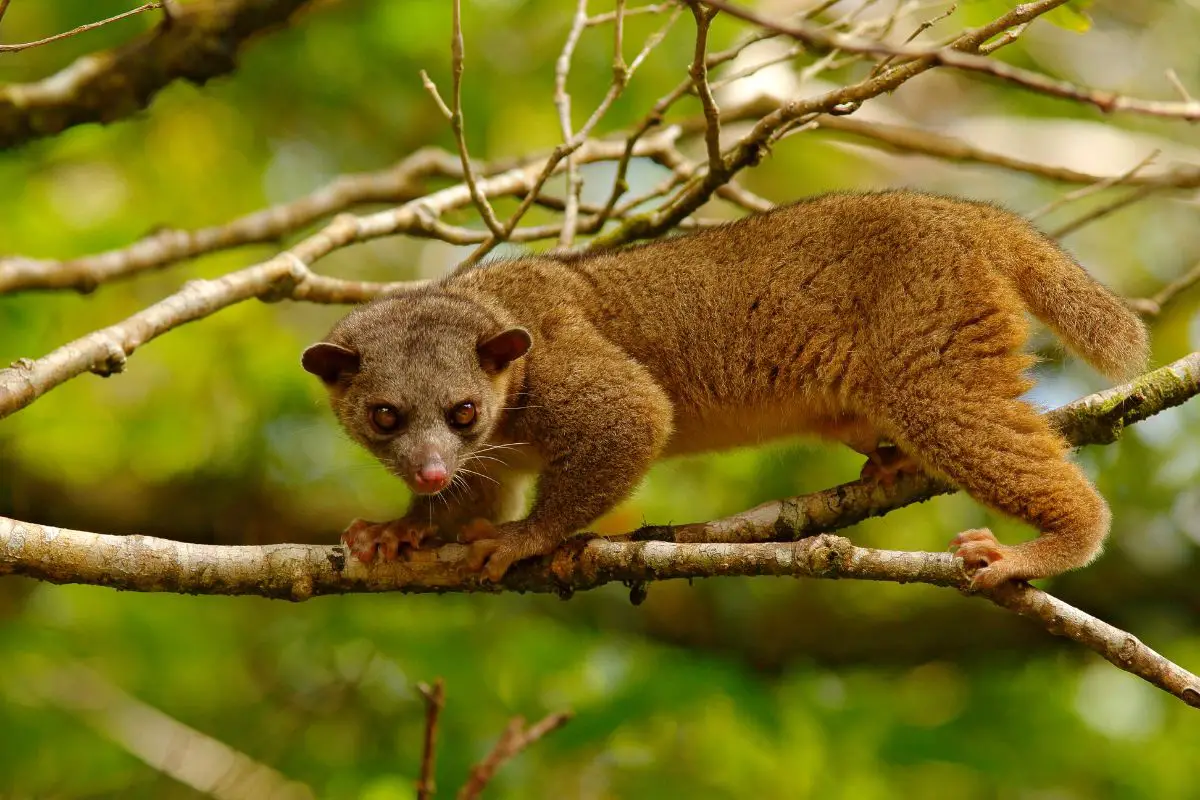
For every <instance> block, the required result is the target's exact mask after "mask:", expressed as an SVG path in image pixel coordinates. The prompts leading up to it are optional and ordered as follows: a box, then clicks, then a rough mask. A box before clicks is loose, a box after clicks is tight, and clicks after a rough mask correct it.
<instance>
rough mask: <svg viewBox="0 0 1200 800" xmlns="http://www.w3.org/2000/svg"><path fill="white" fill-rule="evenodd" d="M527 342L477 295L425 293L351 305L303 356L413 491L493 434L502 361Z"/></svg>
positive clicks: (431, 483)
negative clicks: (468, 298)
mask: <svg viewBox="0 0 1200 800" xmlns="http://www.w3.org/2000/svg"><path fill="white" fill-rule="evenodd" d="M529 344H530V340H529V335H528V333H526V332H525V331H524V330H523V329H521V328H515V327H511V326H505V325H503V324H502V322H501V321H499V320H496V319H495V318H494V317H493V316H492V315H491V314H490V313H488V312H487V310H486V309H483V308H482V307H480V306H478V305H477V304H475V303H471V302H469V301H464V300H461V299H459V298H456V297H449V296H446V295H441V294H437V293H423V294H421V295H417V296H414V297H410V296H403V297H399V298H388V299H384V300H380V301H376V302H375V303H371V304H369V305H366V306H363V307H361V308H359V309H356V310H355V311H353V312H351V313H350V314H349V315H348V316H347V317H345V318H344V319H342V320H341V321H340V322H339V323H338V324H337V325H336V326H334V329H333V330H332V331H330V333H329V336H328V337H326V341H324V342H321V343H318V344H315V345H313V346H312V347H310V348H308V350H306V351H305V353H304V359H303V363H304V368H305V369H306V370H308V371H309V372H311V373H313V374H314V375H317V376H318V377H320V378H321V380H322V381H323V382H324V383H325V385H326V387H327V388H328V389H329V394H330V403H331V404H332V406H333V409H334V412H335V413H336V415H337V417H338V420H339V421H340V422H341V424H342V427H343V428H345V430H346V432H347V433H349V434H350V436H351V437H352V438H353V439H354V440H355V441H357V442H358V443H359V444H361V445H362V446H363V447H365V448H366V449H367V450H369V451H370V452H371V453H372V454H373V455H374V456H375V457H376V458H378V459H379V461H380V462H381V463H383V465H384V466H385V467H387V468H388V469H389V470H390V471H391V472H392V473H394V474H395V475H397V476H398V477H400V478H402V479H403V480H404V481H405V483H407V484H408V486H409V488H411V489H412V490H413V491H414V492H418V493H421V494H436V493H437V492H439V491H441V490H442V489H445V488H447V487H448V486H449V485H450V484H451V482H452V480H453V478H454V475H455V474H456V472H457V471H458V470H459V469H460V468H463V467H467V465H468V464H469V462H470V461H471V460H472V456H473V455H474V454H475V453H476V452H477V451H478V450H480V449H482V448H483V447H484V446H485V445H486V443H487V441H488V439H489V438H490V437H491V435H492V433H493V432H494V430H495V428H496V425H497V423H498V422H499V420H500V418H501V417H502V416H503V413H504V407H505V406H506V405H507V400H506V397H507V389H508V384H509V379H508V378H509V376H508V374H507V373H508V367H509V365H510V364H511V362H512V361H514V360H515V359H517V358H520V357H522V356H523V355H524V354H525V352H526V351H527V350H528V348H529ZM464 404H470V405H469V406H467V405H464ZM464 421H467V422H466V424H463V423H464ZM381 422H382V423H384V424H382V425H381V424H380V423H381ZM467 468H468V469H469V468H470V467H467ZM476 469H478V467H476ZM442 475H444V480H442V479H441V478H440V477H439V476H442ZM431 477H432V478H436V479H431Z"/></svg>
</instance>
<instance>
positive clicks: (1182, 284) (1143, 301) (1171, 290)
mask: <svg viewBox="0 0 1200 800" xmlns="http://www.w3.org/2000/svg"><path fill="white" fill-rule="evenodd" d="M1197 285H1200V262H1198V263H1197V264H1196V265H1195V266H1193V267H1192V268H1191V269H1189V270H1188V271H1187V272H1185V273H1184V274H1183V275H1180V276H1179V277H1178V278H1176V279H1175V280H1173V281H1171V282H1170V283H1168V284H1167V285H1166V286H1164V287H1163V288H1162V289H1160V290H1159V291H1158V292H1157V293H1156V294H1155V295H1154V296H1153V297H1145V298H1138V299H1136V300H1130V301H1129V304H1130V305H1131V306H1133V307H1134V308H1135V309H1136V310H1137V311H1138V313H1139V314H1142V315H1143V316H1147V317H1153V316H1157V315H1158V314H1161V313H1162V312H1163V311H1164V310H1165V309H1166V308H1167V306H1169V305H1170V304H1171V303H1173V302H1175V300H1176V299H1177V298H1178V297H1179V295H1181V294H1183V293H1184V292H1186V291H1187V290H1188V289H1190V288H1192V287H1193V286H1197Z"/></svg>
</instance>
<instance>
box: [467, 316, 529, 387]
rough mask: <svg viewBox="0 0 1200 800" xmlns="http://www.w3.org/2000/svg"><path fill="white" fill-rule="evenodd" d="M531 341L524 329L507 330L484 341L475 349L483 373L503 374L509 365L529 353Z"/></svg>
mask: <svg viewBox="0 0 1200 800" xmlns="http://www.w3.org/2000/svg"><path fill="white" fill-rule="evenodd" d="M532 344H533V339H532V338H531V337H530V336H529V331H527V330H525V329H524V328H509V329H507V330H504V331H501V332H500V333H497V334H496V335H495V336H493V337H491V338H490V339H485V340H483V341H481V342H480V343H479V345H478V346H477V347H476V351H477V352H478V353H479V364H480V366H482V367H483V369H484V371H485V372H489V373H491V374H493V375H494V374H496V373H499V372H503V371H504V369H505V368H506V367H508V365H509V364H511V363H512V362H514V361H516V360H517V359H518V358H520V357H522V356H523V355H525V354H526V353H528V352H529V348H530V346H531V345H532Z"/></svg>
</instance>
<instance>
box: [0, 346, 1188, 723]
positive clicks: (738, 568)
mask: <svg viewBox="0 0 1200 800" xmlns="http://www.w3.org/2000/svg"><path fill="white" fill-rule="evenodd" d="M1197 394H1200V352H1197V353H1193V354H1191V355H1189V356H1187V357H1185V358H1183V359H1180V360H1179V361H1176V362H1175V363H1173V364H1170V365H1168V366H1165V367H1162V368H1160V369H1157V370H1154V371H1153V372H1150V373H1147V374H1146V375H1143V376H1141V377H1139V378H1137V379H1135V380H1134V381H1132V382H1130V383H1128V384H1125V385H1123V386H1119V387H1115V388H1113V389H1109V390H1107V391H1104V392H1099V393H1097V394H1094V395H1090V396H1088V397H1085V398H1082V399H1080V400H1077V401H1075V402H1073V403H1070V404H1068V405H1067V406H1064V407H1062V408H1059V409H1056V410H1054V411H1052V412H1050V413H1049V415H1048V416H1049V417H1050V419H1051V420H1052V421H1053V422H1054V424H1055V425H1056V426H1057V427H1058V428H1059V429H1060V430H1061V431H1062V432H1063V433H1064V435H1065V436H1066V437H1067V438H1068V439H1069V440H1070V441H1071V442H1072V443H1074V444H1077V445H1080V444H1085V443H1092V444H1105V443H1109V442H1112V441H1115V439H1116V438H1117V437H1118V436H1119V435H1120V433H1121V431H1122V430H1123V429H1124V428H1125V426H1127V425H1131V424H1134V423H1136V422H1138V421H1140V420H1143V419H1146V418H1147V417H1149V416H1151V415H1153V414H1156V413H1158V412H1159V411H1162V410H1164V409H1167V408H1171V407H1173V406H1176V405H1179V404H1181V403H1183V402H1185V401H1186V400H1188V399H1189V398H1191V397H1194V396H1195V395H1197ZM949 491H953V489H952V488H951V487H949V486H946V485H944V484H940V483H937V482H936V481H933V480H932V479H929V478H927V477H925V476H912V477H909V478H906V479H902V480H900V481H898V482H897V483H896V485H894V486H893V487H891V488H885V487H883V486H879V485H875V484H868V483H863V482H861V481H859V482H855V483H850V484H845V485H843V486H839V487H836V488H834V489H829V490H826V491H824V492H818V493H816V494H812V495H806V496H804V497H798V498H792V499H790V500H784V501H778V502H773V503H767V504H764V505H762V506H759V507H758V508H756V509H752V510H750V511H747V512H744V513H742V514H738V515H735V516H733V517H729V518H726V519H723V520H715V521H712V522H705V523H697V524H692V525H679V526H649V527H645V528H642V529H640V530H638V531H634V532H633V533H631V534H630V535H628V536H625V537H616V538H612V539H598V538H591V539H588V538H585V537H580V538H576V539H573V540H571V541H569V542H567V543H565V544H564V545H563V546H562V547H560V548H559V549H558V550H557V551H556V552H555V553H554V554H552V555H551V556H549V557H547V558H545V559H542V560H540V561H534V562H530V563H526V564H521V565H518V566H517V567H515V568H514V569H512V570H510V571H509V573H508V575H506V576H505V579H504V581H503V582H502V583H501V584H499V585H492V584H483V583H481V582H480V580H479V578H478V575H477V574H475V573H472V572H469V571H468V570H467V569H466V564H465V557H466V548H465V547H463V546H462V545H458V544H447V545H444V546H442V547H440V548H437V549H430V550H419V551H416V552H413V553H411V554H410V556H409V558H407V559H406V560H401V561H398V562H394V563H390V564H372V565H364V564H362V563H360V562H358V561H357V560H355V559H351V558H347V555H346V553H345V551H344V549H343V548H342V547H341V546H329V547H322V546H304V545H270V546H263V547H220V546H214V545H197V544H187V543H183V542H173V541H169V540H165V539H156V538H151V537H145V536H112V535H106V534H98V533H89V532H85V531H74V530H68V529H64V528H55V527H51V526H44V525H37V524H34V523H29V522H20V521H17V520H13V519H8V518H5V517H0V575H4V574H15V575H26V576H29V577H32V578H36V579H39V580H43V581H48V582H51V583H85V584H92V585H98V586H111V587H114V588H117V589H124V590H132V591H146V592H181V593H189V594H252V595H262V596H265V597H274V598H282V599H289V600H296V601H299V600H307V599H309V598H311V597H314V596H316V595H325V594H344V593H351V592H384V591H400V592H409V593H416V592H446V591H459V592H479V591H486V592H498V591H504V590H507V591H521V592H525V591H529V592H554V593H558V594H560V595H570V594H572V593H574V592H576V591H583V590H587V589H593V588H596V587H599V586H603V585H605V584H609V583H616V582H620V583H624V584H627V585H640V584H645V583H648V582H651V581H661V580H671V579H677V578H688V579H691V578H706V577H730V576H765V575H774V576H788V577H810V578H851V579H858V580H877V581H896V582H900V583H928V584H932V585H935V586H946V587H955V588H958V589H960V590H966V589H967V588H968V585H969V583H968V579H967V576H966V575H964V573H963V571H962V566H961V563H960V562H959V561H958V560H956V559H955V558H954V557H953V556H952V555H950V554H949V553H919V552H902V551H892V550H879V549H873V548H864V547H855V546H854V545H852V544H851V543H850V541H849V540H847V539H844V538H841V537H836V536H830V535H828V534H824V533H822V534H821V535H816V536H814V534H815V533H818V532H821V531H830V530H836V529H839V528H843V527H846V526H848V525H852V524H854V523H855V522H858V521H860V520H862V519H865V518H866V517H869V516H875V515H880V514H884V513H886V512H888V511H890V510H893V509H895V508H899V507H901V506H903V505H906V504H909V503H912V502H917V501H919V500H923V499H926V498H928V497H931V496H933V495H934V494H937V493H944V492H949ZM803 537H807V538H803ZM780 539H791V540H795V541H782V542H781V541H778V540H780ZM984 596H985V597H987V599H989V600H992V601H993V602H995V603H997V604H999V605H1001V606H1003V607H1005V608H1008V609H1010V610H1013V611H1016V612H1017V613H1020V614H1022V615H1023V616H1028V617H1030V618H1032V619H1036V620H1038V621H1039V622H1040V623H1041V624H1042V625H1043V626H1044V627H1046V628H1047V630H1049V631H1051V632H1052V633H1055V634H1058V635H1062V636H1067V637H1068V638H1071V639H1073V640H1075V641H1077V642H1079V643H1081V644H1083V645H1085V646H1087V647H1089V648H1091V649H1093V650H1095V651H1097V652H1098V653H1100V654H1101V655H1103V656H1104V657H1105V658H1107V659H1109V660H1110V661H1112V662H1113V663H1114V664H1116V665H1117V666H1119V667H1121V668H1122V669H1124V670H1126V671H1129V672H1131V673H1133V674H1135V675H1138V676H1140V677H1142V678H1144V679H1145V680H1147V681H1150V682H1151V683H1153V684H1154V685H1155V686H1158V687H1160V688H1162V689H1164V690H1165V691H1168V692H1170V693H1171V694H1173V695H1175V696H1176V697H1179V698H1180V699H1182V700H1184V701H1185V702H1188V703H1189V704H1191V705H1194V706H1197V707H1200V679H1198V678H1196V676H1195V675H1192V674H1191V673H1190V672H1187V671H1186V670H1183V669H1182V668H1180V667H1178V666H1177V665H1175V664H1172V663H1171V662H1169V661H1167V660H1166V659H1164V658H1163V657H1162V656H1160V655H1159V654H1157V653H1155V652H1154V651H1153V650H1150V649H1149V648H1147V647H1146V646H1145V645H1144V644H1142V643H1141V642H1140V641H1138V640H1137V639H1136V638H1135V637H1133V636H1132V635H1130V634H1128V633H1126V632H1124V631H1121V630H1119V629H1117V628H1114V627H1112V626H1110V625H1107V624H1106V623H1103V622H1101V621H1100V620H1097V619H1095V618H1094V617H1091V616H1089V615H1087V614H1085V613H1084V612H1082V611H1079V610H1078V609H1074V608H1072V607H1071V606H1069V605H1067V604H1066V603H1063V602H1062V601H1060V600H1058V599H1056V598H1053V597H1051V596H1050V595H1047V594H1045V593H1044V592H1041V591H1040V590H1038V589H1034V588H1032V587H1029V586H1025V585H1020V586H1006V587H1002V588H1000V589H998V590H996V591H994V592H991V593H987V594H985V595H984Z"/></svg>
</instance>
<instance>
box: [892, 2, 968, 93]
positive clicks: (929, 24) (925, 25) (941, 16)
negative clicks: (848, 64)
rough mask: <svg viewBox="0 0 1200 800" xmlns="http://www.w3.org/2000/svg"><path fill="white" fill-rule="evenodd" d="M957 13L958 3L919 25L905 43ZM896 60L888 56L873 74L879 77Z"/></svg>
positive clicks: (910, 41) (909, 42)
mask: <svg viewBox="0 0 1200 800" xmlns="http://www.w3.org/2000/svg"><path fill="white" fill-rule="evenodd" d="M955 11H958V4H957V3H955V4H953V5H951V6H950V7H949V8H947V9H946V10H945V11H943V12H942V13H940V14H938V15H937V16H935V17H932V18H930V19H927V20H925V21H924V22H922V23H921V24H920V25H918V26H917V27H916V30H914V31H913V32H912V33H910V34H909V35H908V38H907V39H905V40H904V43H905V44H911V43H912V42H913V41H914V40H915V39H916V38H917V37H918V36H920V35H921V34H922V33H924V32H925V31H927V30H929V29H930V28H932V27H933V26H934V25H937V24H938V23H939V22H941V21H942V20H944V19H946V18H947V17H949V16H951V15H952V14H953V13H954V12H955ZM895 59H896V57H895V56H888V57H886V58H884V59H883V60H882V61H880V62H879V63H878V64H876V65H875V66H874V67H873V68H872V69H871V74H872V75H878V74H879V73H881V72H883V70H884V69H886V68H887V67H888V66H890V65H891V63H892V62H893V61H894V60H895Z"/></svg>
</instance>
